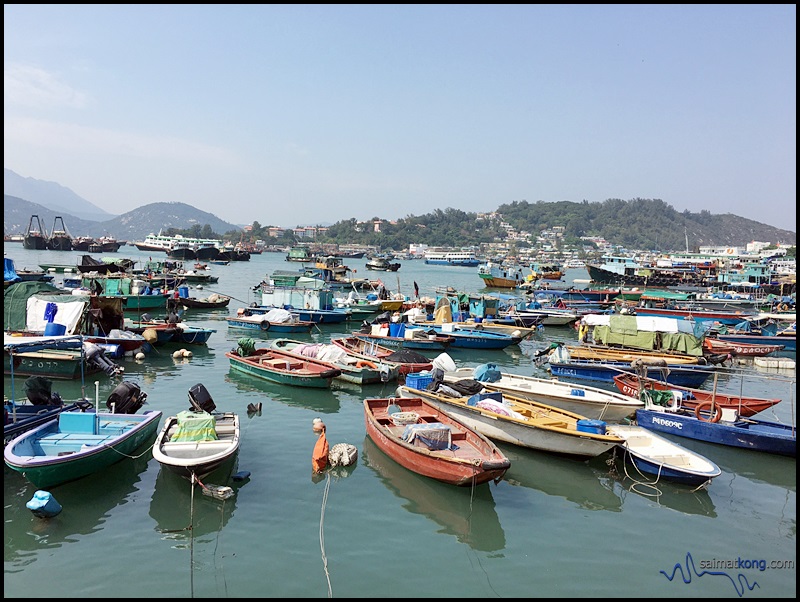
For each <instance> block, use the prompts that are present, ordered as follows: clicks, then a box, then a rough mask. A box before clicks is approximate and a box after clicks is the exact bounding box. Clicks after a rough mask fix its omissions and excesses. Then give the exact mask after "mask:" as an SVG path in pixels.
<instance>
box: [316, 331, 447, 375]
mask: <svg viewBox="0 0 800 602" xmlns="http://www.w3.org/2000/svg"><path fill="white" fill-rule="evenodd" d="M331 343H333V344H334V345H336V346H338V347H341V348H342V349H344V350H345V351H346V352H347V353H349V354H350V355H352V356H354V357H356V358H358V359H362V360H367V361H371V362H375V363H378V362H382V363H388V364H389V365H392V366H397V368H398V371H399V373H400V374H409V373H411V372H422V371H423V370H432V369H433V362H432V361H431V360H429V359H428V358H426V357H425V356H424V355H422V354H420V353H417V352H416V351H414V350H413V349H398V350H395V349H391V348H389V347H385V346H384V345H379V344H378V343H376V342H375V341H365V340H362V339H359V338H358V337H354V336H352V337H339V338H332V339H331Z"/></svg>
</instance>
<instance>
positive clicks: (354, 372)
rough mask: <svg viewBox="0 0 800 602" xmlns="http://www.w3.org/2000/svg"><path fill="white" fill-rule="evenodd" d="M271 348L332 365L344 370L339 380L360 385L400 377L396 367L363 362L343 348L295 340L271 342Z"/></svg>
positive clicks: (338, 377)
mask: <svg viewBox="0 0 800 602" xmlns="http://www.w3.org/2000/svg"><path fill="white" fill-rule="evenodd" d="M270 347H272V348H273V349H278V350H280V351H283V352H285V353H290V354H293V355H297V356H299V357H300V359H303V358H306V357H310V358H313V359H317V360H320V361H322V362H327V363H329V364H331V366H332V367H333V368H338V369H339V370H341V372H342V373H341V374H340V375H339V376H337V377H336V378H337V379H339V380H343V381H346V382H351V383H355V384H357V385H367V384H371V383H383V382H394V381H396V380H397V378H398V376H399V374H400V368H399V366H398V365H397V364H394V363H387V362H381V361H379V360H378V361H371V360H365V359H360V358H358V357H355V356H352V355H350V354H348V353H347V352H346V351H345V350H344V349H342V348H341V347H339V346H337V345H334V344H327V343H307V342H305V341H297V340H294V339H285V338H279V339H272V340H271V341H270Z"/></svg>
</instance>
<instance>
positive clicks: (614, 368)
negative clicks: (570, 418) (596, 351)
mask: <svg viewBox="0 0 800 602" xmlns="http://www.w3.org/2000/svg"><path fill="white" fill-rule="evenodd" d="M630 370H631V365H630V364H629V363H626V362H592V361H586V362H550V373H551V374H552V375H553V376H563V377H567V378H574V379H577V380H592V381H597V382H604V383H613V382H614V377H615V376H616V375H618V374H620V373H622V372H626V371H630ZM646 370H647V376H648V378H653V379H655V380H663V379H666V382H668V383H670V384H673V385H680V386H685V387H693V388H698V387H700V385H702V384H703V383H704V382H705V381H706V380H708V378H709V377H710V376H711V374H712V373H713V371H714V368H713V367H708V366H699V365H694V364H683V365H681V366H680V367H678V366H667V369H666V370H665V369H664V367H659V366H647V367H646Z"/></svg>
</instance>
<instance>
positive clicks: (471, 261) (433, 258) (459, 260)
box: [425, 251, 481, 268]
mask: <svg viewBox="0 0 800 602" xmlns="http://www.w3.org/2000/svg"><path fill="white" fill-rule="evenodd" d="M425 263H427V264H431V265H457V266H464V267H472V268H474V267H477V266H479V265H480V263H481V262H480V261H479V260H478V258H477V257H475V254H474V253H472V252H471V251H447V252H436V251H428V252H427V253H425Z"/></svg>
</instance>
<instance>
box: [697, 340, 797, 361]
mask: <svg viewBox="0 0 800 602" xmlns="http://www.w3.org/2000/svg"><path fill="white" fill-rule="evenodd" d="M703 347H704V348H705V349H707V350H709V351H711V352H712V353H730V354H731V355H733V356H735V357H764V356H766V355H772V354H773V353H777V352H778V351H781V350H783V349H784V348H785V347H786V345H778V344H772V345H770V344H766V343H764V344H759V343H742V342H739V341H723V340H721V339H715V338H714V337H706V338H704V339H703Z"/></svg>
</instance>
